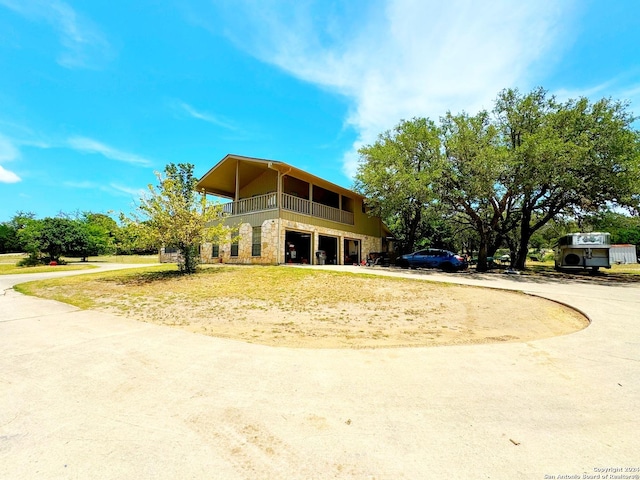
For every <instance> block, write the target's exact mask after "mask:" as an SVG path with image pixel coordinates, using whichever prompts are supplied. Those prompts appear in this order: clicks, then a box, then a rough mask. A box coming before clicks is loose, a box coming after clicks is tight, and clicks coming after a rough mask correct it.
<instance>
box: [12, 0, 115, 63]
mask: <svg viewBox="0 0 640 480" xmlns="http://www.w3.org/2000/svg"><path fill="white" fill-rule="evenodd" d="M0 5H4V6H5V7H7V8H9V9H11V10H13V11H15V12H16V13H18V14H20V15H22V16H24V17H26V18H28V19H29V20H42V21H45V22H47V23H49V24H50V25H51V26H52V27H53V28H54V29H55V31H56V32H57V33H58V36H59V38H60V43H61V44H62V46H63V47H64V48H63V50H62V51H61V52H60V53H59V55H58V58H57V61H58V63H59V64H60V65H62V66H63V67H65V68H99V67H101V66H102V65H103V64H104V63H105V62H106V61H108V60H110V59H111V57H112V56H113V52H112V48H111V45H110V44H109V42H108V41H107V39H106V37H105V36H104V34H103V33H102V32H101V31H100V29H99V28H98V27H97V26H96V25H94V24H93V22H92V21H91V20H89V19H88V18H85V17H84V16H82V15H81V14H79V13H78V12H77V11H76V10H74V9H73V8H72V7H71V6H69V4H67V3H66V2H63V1H60V0H0Z"/></svg>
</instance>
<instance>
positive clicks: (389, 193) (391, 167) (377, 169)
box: [355, 118, 442, 251]
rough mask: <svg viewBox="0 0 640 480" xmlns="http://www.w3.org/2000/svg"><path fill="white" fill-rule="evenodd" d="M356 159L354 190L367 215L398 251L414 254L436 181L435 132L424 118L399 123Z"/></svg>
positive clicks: (437, 149)
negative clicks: (383, 227)
mask: <svg viewBox="0 0 640 480" xmlns="http://www.w3.org/2000/svg"><path fill="white" fill-rule="evenodd" d="M359 153H360V165H359V167H358V172H357V174H356V181H355V189H356V190H357V191H359V192H360V193H362V194H363V195H364V196H365V197H367V206H368V207H369V208H370V211H371V212H372V213H373V214H374V215H379V216H381V217H382V218H383V219H384V220H385V221H386V223H387V225H388V226H389V228H390V229H391V231H392V232H393V233H394V235H395V237H396V239H398V240H399V241H400V243H401V248H403V249H404V250H405V251H411V250H413V248H414V247H415V245H416V240H417V238H418V234H419V232H420V231H421V230H423V229H424V228H425V217H426V215H425V210H426V209H428V208H429V206H430V205H432V204H433V201H434V199H435V194H434V190H433V189H434V184H435V183H436V182H437V180H438V178H439V176H440V169H441V165H440V164H441V161H442V154H441V146H440V137H439V130H438V127H437V126H436V125H435V123H434V122H433V121H431V120H428V119H425V118H414V119H412V120H403V121H401V122H400V123H399V124H398V125H397V126H396V127H395V128H394V130H393V131H387V132H385V133H383V134H381V135H380V136H379V137H378V140H377V141H376V143H375V144H374V145H371V146H366V147H363V148H361V149H360V151H359Z"/></svg>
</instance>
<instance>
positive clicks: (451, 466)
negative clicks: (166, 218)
mask: <svg viewBox="0 0 640 480" xmlns="http://www.w3.org/2000/svg"><path fill="white" fill-rule="evenodd" d="M320 268H322V267H320ZM324 268H335V267H324ZM339 268H340V270H343V271H345V270H346V271H355V272H366V273H372V272H375V273H379V274H384V275H405V276H411V277H414V278H424V279H429V280H436V281H455V282H457V283H466V284H472V285H482V286H491V287H497V288H509V289H517V290H524V291H527V292H531V293H535V294H538V295H541V296H544V297H547V298H550V299H553V300H558V301H562V302H565V303H568V304H570V305H572V306H574V307H577V308H579V309H580V310H582V311H583V312H585V313H586V314H587V315H589V317H590V318H591V320H592V322H593V323H592V324H591V325H590V326H589V327H588V328H586V329H585V330H582V331H580V332H577V333H574V334H571V335H566V336H562V337H555V338H551V339H546V340H539V341H532V342H527V343H509V344H493V345H471V346H454V347H433V348H410V349H379V350H374V349H362V350H304V349H290V348H273V347H266V346H260V345H251V344H246V343H242V342H238V341H232V340H224V339H217V338H210V337H205V336H200V335H194V334H191V333H187V332H183V331H180V330H176V329H171V328H168V327H161V326H156V325H150V324H145V323H139V322H135V321H131V320H126V319H123V318H119V317H115V316H112V315H107V314H104V313H100V312H94V311H81V310H78V309H76V308H74V307H70V306H68V305H64V304H60V303H57V302H53V301H49V300H42V299H36V298H30V297H25V296H22V295H20V294H18V293H16V292H14V291H13V290H12V289H11V288H10V287H11V286H12V285H13V284H14V283H17V282H21V281H25V280H27V279H29V280H30V279H35V278H36V276H34V275H29V276H0V287H1V288H2V290H4V295H3V294H2V292H0V478H2V479H5V478H7V479H32V478H43V479H53V478H91V479H100V478H113V479H116V478H117V479H123V478H131V479H146V478H153V479H158V478H160V479H185V478H193V479H217V478H219V479H236V478H237V479H255V478H259V479H280V478H282V479H297V478H299V479H311V478H318V479H324V478H357V479H360V478H363V479H364V478H366V479H373V478H375V479H398V478H406V479H423V478H447V479H449V478H460V479H481V478H492V479H513V478H524V479H545V478H554V477H555V478H562V477H561V476H563V475H566V476H568V477H567V478H597V477H595V475H597V474H600V475H601V477H600V478H605V477H604V475H609V477H608V478H609V479H613V478H616V477H615V476H614V475H626V476H619V477H617V478H640V471H639V470H636V471H635V472H634V471H632V470H633V469H638V468H640V453H639V452H640V325H639V322H640V313H639V312H640V283H635V284H620V283H618V284H615V285H614V284H603V283H599V282H598V281H594V280H593V279H590V280H587V281H580V280H575V281H571V282H566V281H565V283H560V282H558V281H553V280H539V279H538V280H536V279H532V278H531V277H524V276H522V277H521V276H507V275H500V274H489V275H485V276H481V277H480V278H474V277H475V276H474V275H454V276H451V275H446V274H441V273H436V272H429V273H423V274H412V273H408V272H397V271H388V270H385V269H364V268H358V267H339ZM75 273H79V272H74V274H75ZM84 273H88V272H84ZM212 288H213V286H212ZM5 289H6V290H5ZM598 469H602V471H598ZM605 469H630V471H627V472H625V471H624V470H623V471H620V472H617V473H615V472H614V471H612V470H609V471H608V472H606V473H605ZM585 474H586V475H587V476H584V475H585ZM573 475H578V477H570V476H573ZM589 475H594V476H589ZM634 475H637V476H638V477H634Z"/></svg>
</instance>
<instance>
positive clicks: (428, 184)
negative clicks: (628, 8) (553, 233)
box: [356, 88, 640, 270]
mask: <svg viewBox="0 0 640 480" xmlns="http://www.w3.org/2000/svg"><path fill="white" fill-rule="evenodd" d="M627 108H628V104H626V103H623V102H617V101H613V100H611V99H602V100H599V101H597V102H591V101H589V100H588V99H586V98H579V99H577V100H568V101H566V102H564V103H561V102H558V101H557V100H556V99H555V98H554V97H553V96H549V95H548V94H547V92H546V91H545V90H544V89H542V88H537V89H535V90H533V91H531V92H530V93H528V94H521V93H520V92H519V91H518V90H512V89H508V90H504V91H502V92H500V94H499V95H498V97H497V99H496V102H495V105H494V109H493V111H492V112H491V113H489V112H485V111H483V112H480V113H478V114H476V115H468V114H466V113H461V114H452V113H448V114H447V115H446V116H445V117H443V118H441V119H440V125H439V126H437V125H436V124H434V123H433V122H432V121H430V120H428V119H420V118H414V119H413V120H412V121H410V122H406V121H402V122H400V124H399V125H398V127H396V129H395V130H394V132H386V133H384V134H382V135H381V136H380V138H379V140H378V141H377V142H376V143H375V144H374V145H370V146H366V147H363V148H362V149H361V150H360V155H361V163H360V166H359V169H358V174H357V176H356V189H357V190H358V191H360V192H361V193H363V194H364V195H365V196H367V197H368V198H369V199H370V200H369V201H370V206H372V208H373V210H374V212H375V213H378V214H380V215H381V216H382V218H383V219H385V221H387V222H388V225H389V226H390V228H391V229H392V231H393V233H394V234H396V236H398V238H399V239H400V240H401V241H402V242H403V243H404V244H405V245H414V244H421V243H430V242H431V239H427V240H424V239H420V238H419V235H420V234H428V235H434V234H436V233H437V232H442V231H443V230H442V229H439V228H435V229H434V228H425V225H427V226H429V225H430V226H431V227H434V226H435V227H437V226H438V225H437V222H436V223H435V224H434V220H433V219H434V217H435V215H434V214H433V212H437V214H440V215H441V217H442V218H445V219H448V220H447V221H449V222H455V224H454V226H453V227H449V229H448V230H449V231H452V232H454V237H455V238H453V239H452V240H453V241H452V243H457V244H461V243H464V244H466V245H471V244H472V243H475V242H477V246H478V250H479V254H478V270H484V269H485V268H486V258H487V257H488V256H491V255H493V253H495V252H496V251H497V249H498V248H500V247H501V246H503V245H507V246H508V247H509V250H510V253H511V259H512V266H515V267H517V268H524V266H525V261H526V259H527V254H528V251H529V246H530V244H531V243H532V242H535V243H536V244H539V245H541V244H543V243H545V242H547V243H548V239H546V238H545V235H546V234H547V233H549V232H547V233H546V234H541V235H537V236H534V235H536V232H539V231H540V230H541V229H543V228H544V227H545V225H547V224H548V223H549V222H551V221H553V220H554V219H556V218H561V217H564V218H572V217H573V218H578V217H584V216H585V215H588V214H593V213H595V212H600V211H603V210H606V209H608V208H609V206H611V205H617V206H623V207H626V208H628V209H631V210H633V209H635V210H636V212H637V211H638V210H640V133H639V132H638V131H636V130H634V129H633V122H634V121H635V120H636V119H635V118H634V117H633V116H632V115H631V114H630V113H629V112H628V111H627ZM430 210H431V212H432V213H431V214H429V211H430ZM426 219H428V220H426ZM625 238H635V237H634V236H633V231H630V232H628V235H627V237H625ZM437 241H442V239H438V240H437Z"/></svg>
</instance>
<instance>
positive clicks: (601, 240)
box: [555, 232, 611, 272]
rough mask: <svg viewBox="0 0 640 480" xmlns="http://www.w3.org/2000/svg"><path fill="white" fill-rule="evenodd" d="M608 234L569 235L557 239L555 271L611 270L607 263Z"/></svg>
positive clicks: (609, 245)
mask: <svg viewBox="0 0 640 480" xmlns="http://www.w3.org/2000/svg"><path fill="white" fill-rule="evenodd" d="M609 238H610V234H609V233H605V232H591V233H570V234H569V235H565V236H564V237H560V238H559V239H558V245H557V247H556V255H555V264H556V270H576V269H582V270H586V269H589V270H591V271H592V272H597V271H598V269H599V268H611V264H610V263H609V250H610V248H611V242H610V240H609Z"/></svg>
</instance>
